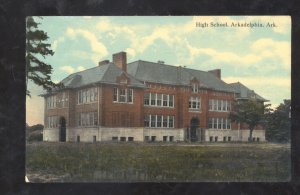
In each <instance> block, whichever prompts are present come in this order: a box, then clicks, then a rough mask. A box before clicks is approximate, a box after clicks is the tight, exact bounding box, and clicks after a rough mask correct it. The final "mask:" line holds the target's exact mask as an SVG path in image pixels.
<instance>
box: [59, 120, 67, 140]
mask: <svg viewBox="0 0 300 195" xmlns="http://www.w3.org/2000/svg"><path fill="white" fill-rule="evenodd" d="M59 141H61V142H65V141H66V119H65V117H63V116H62V117H60V119H59Z"/></svg>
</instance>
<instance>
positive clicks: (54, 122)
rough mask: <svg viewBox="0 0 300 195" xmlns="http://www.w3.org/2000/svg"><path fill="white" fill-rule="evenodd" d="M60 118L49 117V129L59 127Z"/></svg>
mask: <svg viewBox="0 0 300 195" xmlns="http://www.w3.org/2000/svg"><path fill="white" fill-rule="evenodd" d="M58 122H59V121H58V116H49V117H48V128H56V127H58Z"/></svg>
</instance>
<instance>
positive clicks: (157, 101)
mask: <svg viewBox="0 0 300 195" xmlns="http://www.w3.org/2000/svg"><path fill="white" fill-rule="evenodd" d="M156 97H157V99H156V105H157V106H161V103H162V101H161V99H162V94H157V96H156Z"/></svg>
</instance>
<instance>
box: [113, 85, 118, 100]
mask: <svg viewBox="0 0 300 195" xmlns="http://www.w3.org/2000/svg"><path fill="white" fill-rule="evenodd" d="M113 101H114V102H117V101H118V88H116V87H115V88H114V93H113Z"/></svg>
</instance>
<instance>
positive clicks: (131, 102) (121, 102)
mask: <svg viewBox="0 0 300 195" xmlns="http://www.w3.org/2000/svg"><path fill="white" fill-rule="evenodd" d="M113 103H114V104H133V102H113Z"/></svg>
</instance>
